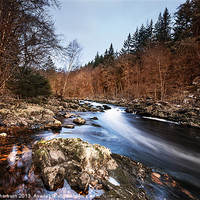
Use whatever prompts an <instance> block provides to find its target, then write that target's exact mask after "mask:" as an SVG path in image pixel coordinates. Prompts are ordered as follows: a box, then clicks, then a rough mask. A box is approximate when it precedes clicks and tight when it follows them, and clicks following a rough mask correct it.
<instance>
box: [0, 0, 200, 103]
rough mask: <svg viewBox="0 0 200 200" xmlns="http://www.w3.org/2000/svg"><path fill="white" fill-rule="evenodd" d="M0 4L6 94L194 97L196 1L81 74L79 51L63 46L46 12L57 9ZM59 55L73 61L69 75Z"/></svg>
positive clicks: (199, 46) (198, 30)
mask: <svg viewBox="0 0 200 200" xmlns="http://www.w3.org/2000/svg"><path fill="white" fill-rule="evenodd" d="M0 4H1V5H0V6H1V8H3V9H1V12H0V15H1V18H0V19H1V23H0V25H1V29H0V61H1V66H0V81H1V84H0V85H1V87H0V88H1V93H4V92H5V91H8V90H10V91H12V92H13V93H14V94H15V95H17V96H18V97H21V98H23V97H25V98H26V97H30V96H31V95H32V96H35V95H46V96H49V95H50V94H54V95H57V96H62V97H64V96H65V97H66V96H67V97H78V98H86V97H88V98H107V99H116V98H125V99H127V100H130V99H134V98H146V97H150V98H152V99H155V100H168V101H172V102H173V101H181V100H182V98H183V96H184V94H185V92H186V91H191V90H195V88H194V87H192V83H193V80H195V78H198V76H199V75H200V53H199V52H200V2H199V1H198V0H186V2H185V3H183V4H181V5H180V6H179V7H178V8H177V10H176V12H175V13H173V14H170V13H169V11H168V9H167V8H166V9H165V10H164V11H163V13H160V14H159V16H158V20H157V22H156V23H154V22H153V21H152V20H147V22H146V25H144V24H142V25H141V26H140V27H138V28H137V29H136V30H135V32H134V33H129V34H128V36H127V38H126V39H125V41H124V45H123V47H122V49H121V51H120V52H117V51H115V50H114V47H113V44H112V43H111V45H110V47H109V48H108V49H106V51H105V53H104V54H103V55H99V53H98V52H97V54H96V56H95V58H94V60H92V61H91V62H89V63H88V64H86V65H85V66H82V67H79V69H78V68H77V66H76V60H77V59H78V54H79V53H80V51H81V47H80V45H79V44H78V42H77V41H76V40H74V41H72V42H70V44H68V45H67V46H66V47H63V46H61V45H60V38H59V37H58V36H57V35H56V34H55V30H54V26H53V23H52V21H51V18H50V16H48V13H47V12H48V8H49V7H51V6H54V7H55V6H59V5H58V2H55V1H49V0H41V1H25V0H18V1H13V0H8V1H1V3H0ZM41 36H42V37H41ZM97 49H98V47H97ZM55 55H56V57H57V58H58V57H59V58H62V59H66V60H67V61H68V65H67V66H66V67H65V68H64V69H58V68H56V66H55V64H54V62H53V57H54V58H55ZM37 79H39V80H41V79H44V80H41V81H35V80H37ZM34 84H35V85H34ZM26 87H27V89H24V88H26ZM30 88H31V89H30ZM37 88H40V90H39V91H38V90H37ZM26 90H27V91H29V93H26ZM30 90H34V92H30Z"/></svg>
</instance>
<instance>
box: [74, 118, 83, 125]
mask: <svg viewBox="0 0 200 200" xmlns="http://www.w3.org/2000/svg"><path fill="white" fill-rule="evenodd" d="M73 122H74V123H75V124H80V125H83V124H85V122H86V120H85V119H83V118H82V117H77V118H75V119H74V120H73Z"/></svg>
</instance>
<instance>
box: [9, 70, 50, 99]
mask: <svg viewBox="0 0 200 200" xmlns="http://www.w3.org/2000/svg"><path fill="white" fill-rule="evenodd" d="M8 88H9V89H10V90H11V91H12V92H13V93H14V94H15V95H19V96H20V97H22V98H32V97H37V96H45V97H48V96H50V95H51V87H50V84H49V82H48V80H47V79H46V78H45V77H44V76H41V75H40V74H39V73H38V72H35V71H33V70H32V69H31V68H28V67H22V68H19V70H18V71H17V72H16V73H15V74H14V77H13V79H12V81H10V82H9V83H8Z"/></svg>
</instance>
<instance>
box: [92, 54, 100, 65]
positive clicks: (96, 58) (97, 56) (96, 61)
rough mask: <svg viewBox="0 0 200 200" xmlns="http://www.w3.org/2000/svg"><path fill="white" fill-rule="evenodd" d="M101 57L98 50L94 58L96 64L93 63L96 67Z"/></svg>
mask: <svg viewBox="0 0 200 200" xmlns="http://www.w3.org/2000/svg"><path fill="white" fill-rule="evenodd" d="M99 59H100V57H99V53H98V52H97V55H96V56H95V58H94V64H93V66H94V67H97V66H98V65H99V63H100V60H99Z"/></svg>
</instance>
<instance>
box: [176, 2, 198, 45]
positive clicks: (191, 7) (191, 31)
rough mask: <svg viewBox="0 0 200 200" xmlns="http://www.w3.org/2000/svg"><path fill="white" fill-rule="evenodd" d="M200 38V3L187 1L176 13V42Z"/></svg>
mask: <svg viewBox="0 0 200 200" xmlns="http://www.w3.org/2000/svg"><path fill="white" fill-rule="evenodd" d="M197 36H200V1H198V0H191V1H190V0H187V1H186V2H185V3H184V4H181V5H180V6H179V7H178V10H177V12H176V13H175V27H174V41H177V40H182V39H185V38H188V37H197Z"/></svg>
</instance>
